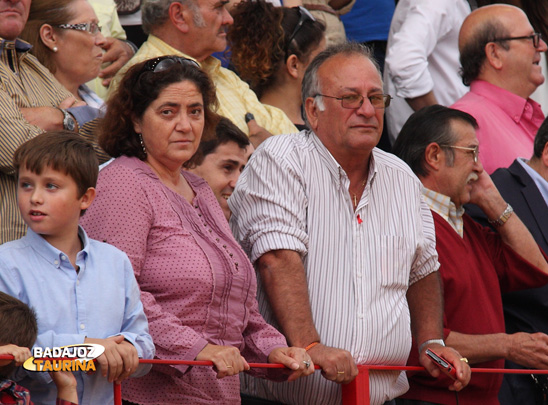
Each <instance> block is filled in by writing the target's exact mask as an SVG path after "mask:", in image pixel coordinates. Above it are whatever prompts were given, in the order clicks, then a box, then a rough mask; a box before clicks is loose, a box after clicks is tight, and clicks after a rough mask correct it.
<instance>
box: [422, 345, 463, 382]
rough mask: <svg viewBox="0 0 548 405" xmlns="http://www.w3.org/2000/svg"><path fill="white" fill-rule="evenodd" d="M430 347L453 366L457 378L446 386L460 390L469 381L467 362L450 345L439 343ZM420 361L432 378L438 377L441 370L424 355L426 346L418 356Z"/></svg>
mask: <svg viewBox="0 0 548 405" xmlns="http://www.w3.org/2000/svg"><path fill="white" fill-rule="evenodd" d="M431 349H432V350H433V351H434V352H435V353H436V354H437V355H439V356H441V357H443V358H444V359H445V360H447V361H448V362H449V363H451V364H452V365H453V367H455V371H456V374H457V379H456V380H455V381H454V382H453V384H451V385H450V386H449V387H448V388H449V390H450V391H460V390H462V389H463V388H464V387H466V386H467V385H468V383H469V382H470V377H471V371H470V366H468V363H467V362H465V361H463V360H461V359H462V358H463V357H462V356H461V355H460V354H459V352H457V351H456V350H455V349H453V348H451V347H443V346H440V345H436V346H434V345H432V347H431ZM419 361H420V363H421V364H422V365H423V366H424V368H426V370H427V371H428V372H429V373H430V375H431V376H432V377H434V378H437V377H439V375H440V373H441V371H440V369H439V367H438V366H437V365H436V363H434V361H433V360H432V359H430V357H428V356H427V355H426V348H424V350H423V351H422V353H421V354H420V356H419Z"/></svg>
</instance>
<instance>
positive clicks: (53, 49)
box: [51, 46, 59, 52]
mask: <svg viewBox="0 0 548 405" xmlns="http://www.w3.org/2000/svg"><path fill="white" fill-rule="evenodd" d="M51 50H52V51H53V52H57V51H58V50H59V48H57V47H56V46H54V47H53V48H52V49H51Z"/></svg>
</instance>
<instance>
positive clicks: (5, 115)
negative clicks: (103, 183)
mask: <svg viewBox="0 0 548 405" xmlns="http://www.w3.org/2000/svg"><path fill="white" fill-rule="evenodd" d="M30 2H31V1H30V0H11V1H7V0H0V243H4V242H7V241H10V240H14V239H18V238H21V237H22V236H24V234H25V231H26V227H25V224H24V222H23V220H22V219H21V216H20V214H19V209H18V208H17V201H16V177H15V170H14V168H13V164H12V158H13V154H14V152H15V150H16V149H17V148H18V147H19V146H20V145H21V144H23V143H24V142H26V141H27V140H29V139H30V138H32V137H34V136H36V135H38V134H39V133H41V132H44V131H47V130H60V129H67V130H70V131H79V132H80V134H81V135H82V136H83V137H85V138H86V139H88V140H89V141H90V142H92V143H93V144H94V145H95V149H96V151H97V154H98V157H99V160H100V161H105V160H107V158H108V156H107V155H106V154H105V153H104V152H103V151H102V150H101V149H100V148H99V147H98V146H97V142H96V140H95V135H94V129H95V126H96V122H97V120H95V119H94V118H96V116H95V114H94V111H93V109H89V108H88V107H87V106H75V104H76V99H75V98H74V96H73V95H72V94H71V93H70V92H69V91H68V90H66V89H65V88H64V87H63V86H61V84H59V82H58V81H57V80H56V79H55V78H54V77H53V75H52V74H51V73H50V72H49V70H48V69H47V68H46V67H44V66H42V65H41V64H40V62H38V60H37V59H36V58H35V57H34V56H33V55H31V54H30V53H29V50H30V45H29V44H28V43H26V42H24V41H21V40H20V39H17V37H18V36H19V34H21V32H22V31H23V28H24V26H25V24H26V22H27V18H28V15H29V9H30Z"/></svg>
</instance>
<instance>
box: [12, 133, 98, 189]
mask: <svg viewBox="0 0 548 405" xmlns="http://www.w3.org/2000/svg"><path fill="white" fill-rule="evenodd" d="M22 165H24V166H25V168H27V169H28V170H30V171H31V172H33V173H36V174H40V173H41V172H42V170H44V169H45V168H48V167H51V168H52V169H53V170H57V171H59V172H63V173H65V174H66V175H68V176H70V177H71V178H72V179H73V180H74V181H75V183H76V185H77V187H78V198H80V197H82V196H83V195H84V193H85V192H86V191H87V189H88V188H90V187H95V186H96V185H97V176H98V174H99V161H98V160H97V156H96V154H95V150H94V149H93V146H92V145H91V144H90V143H89V142H87V141H86V140H85V139H84V138H82V137H81V136H80V135H77V134H75V133H74V132H70V131H48V132H44V133H42V134H40V135H37V136H36V137H34V138H32V139H30V140H28V141H27V142H25V143H24V144H22V145H21V146H20V147H19V148H18V149H17V150H16V151H15V154H14V156H13V166H14V167H15V171H16V173H17V175H18V174H19V169H20V168H21V166H22Z"/></svg>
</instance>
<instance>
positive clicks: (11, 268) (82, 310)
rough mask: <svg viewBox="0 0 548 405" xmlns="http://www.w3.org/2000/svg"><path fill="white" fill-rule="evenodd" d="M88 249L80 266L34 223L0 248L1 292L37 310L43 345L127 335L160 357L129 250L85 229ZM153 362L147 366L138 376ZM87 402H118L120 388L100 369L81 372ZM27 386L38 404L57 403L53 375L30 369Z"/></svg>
mask: <svg viewBox="0 0 548 405" xmlns="http://www.w3.org/2000/svg"><path fill="white" fill-rule="evenodd" d="M79 237H80V240H81V241H82V243H83V246H84V248H83V249H82V251H80V252H79V253H78V255H77V257H76V265H77V266H79V271H78V272H76V270H75V268H74V267H73V266H72V264H71V263H70V261H69V258H68V257H67V255H66V254H65V253H63V252H62V251H60V250H58V249H56V248H54V247H53V246H51V245H50V244H49V243H47V242H46V240H45V239H44V238H42V237H41V236H40V235H38V234H36V233H34V232H33V231H32V230H31V229H29V230H28V231H27V235H26V236H25V237H23V238H21V239H19V240H16V241H13V242H9V243H5V244H3V245H1V246H0V291H4V292H6V293H8V294H10V295H12V296H14V297H17V298H19V299H20V300H21V301H23V302H25V303H26V304H28V305H29V306H30V307H32V308H34V310H35V311H36V315H37V318H38V339H37V340H36V344H35V346H39V347H43V348H46V347H49V348H51V347H59V346H66V345H71V344H78V343H83V342H84V339H85V338H86V337H90V338H101V339H104V338H108V337H110V336H115V335H119V334H122V335H124V337H125V339H126V340H128V341H129V342H131V343H132V344H133V345H134V346H135V348H136V349H137V352H138V354H139V357H141V358H146V359H150V358H153V357H154V344H153V342H152V338H151V337H150V335H149V333H148V321H147V319H146V316H145V314H144V312H143V305H142V304H141V299H140V291H139V287H138V285H137V282H136V280H135V276H134V274H133V269H132V267H131V264H130V262H129V259H128V258H127V256H126V254H125V253H123V252H122V251H120V250H118V249H117V248H115V247H113V246H111V245H108V244H106V243H101V242H98V241H96V240H93V239H89V238H88V237H87V235H86V233H85V231H84V230H83V229H82V228H80V229H79ZM149 368H150V367H147V366H146V365H145V366H141V367H140V368H139V369H138V371H137V372H136V373H135V374H134V376H138V375H142V374H145V373H146V372H147V371H148V370H149ZM74 375H75V377H76V380H77V382H78V399H79V403H80V404H93V405H97V404H101V405H103V404H105V405H106V404H112V403H113V387H112V384H111V383H109V382H108V380H107V379H106V378H104V377H102V375H101V373H100V370H98V371H97V372H96V373H94V374H85V373H83V372H75V373H74ZM20 384H21V385H22V386H24V387H26V388H28V389H29V390H30V392H31V396H32V400H33V402H34V403H36V404H46V405H47V404H52V405H53V404H55V398H56V389H55V386H54V384H53V383H52V382H51V378H50V377H49V375H48V374H47V373H45V372H44V373H36V372H27V374H26V375H25V376H24V378H23V379H22V380H21V381H20Z"/></svg>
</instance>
